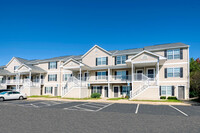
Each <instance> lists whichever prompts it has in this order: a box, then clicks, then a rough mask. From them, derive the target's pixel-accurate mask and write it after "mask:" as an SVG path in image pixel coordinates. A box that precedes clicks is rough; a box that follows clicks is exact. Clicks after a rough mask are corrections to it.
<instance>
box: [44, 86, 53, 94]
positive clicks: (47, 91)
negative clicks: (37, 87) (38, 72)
mask: <svg viewBox="0 0 200 133" xmlns="http://www.w3.org/2000/svg"><path fill="white" fill-rule="evenodd" d="M52 90H53V87H45V94H52Z"/></svg>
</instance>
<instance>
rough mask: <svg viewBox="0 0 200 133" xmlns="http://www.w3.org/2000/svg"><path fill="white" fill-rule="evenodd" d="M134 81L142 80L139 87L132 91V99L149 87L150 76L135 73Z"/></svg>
mask: <svg viewBox="0 0 200 133" xmlns="http://www.w3.org/2000/svg"><path fill="white" fill-rule="evenodd" d="M134 81H142V82H141V84H140V85H139V87H137V88H136V89H134V90H132V91H130V99H133V98H134V97H135V96H137V95H139V94H140V93H141V92H143V91H144V90H145V89H147V88H148V87H149V78H148V77H147V76H145V75H144V74H134Z"/></svg>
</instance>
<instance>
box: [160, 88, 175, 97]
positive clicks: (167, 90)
mask: <svg viewBox="0 0 200 133" xmlns="http://www.w3.org/2000/svg"><path fill="white" fill-rule="evenodd" d="M172 95H173V94H172V86H161V96H172Z"/></svg>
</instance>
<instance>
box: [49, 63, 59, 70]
mask: <svg viewBox="0 0 200 133" xmlns="http://www.w3.org/2000/svg"><path fill="white" fill-rule="evenodd" d="M49 69H57V62H49Z"/></svg>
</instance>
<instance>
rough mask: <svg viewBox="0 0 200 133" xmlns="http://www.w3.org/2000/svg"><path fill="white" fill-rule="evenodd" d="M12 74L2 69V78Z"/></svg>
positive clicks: (0, 72) (0, 74)
mask: <svg viewBox="0 0 200 133" xmlns="http://www.w3.org/2000/svg"><path fill="white" fill-rule="evenodd" d="M11 74H12V73H11V72H9V71H7V70H2V69H0V76H4V75H11Z"/></svg>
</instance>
